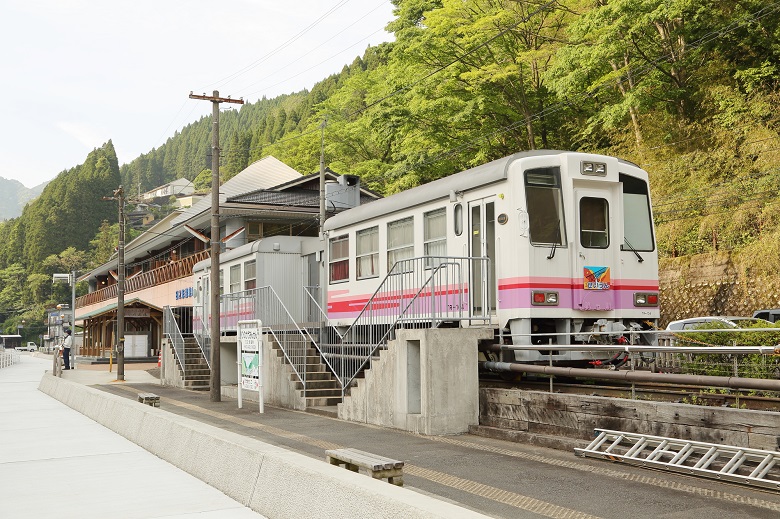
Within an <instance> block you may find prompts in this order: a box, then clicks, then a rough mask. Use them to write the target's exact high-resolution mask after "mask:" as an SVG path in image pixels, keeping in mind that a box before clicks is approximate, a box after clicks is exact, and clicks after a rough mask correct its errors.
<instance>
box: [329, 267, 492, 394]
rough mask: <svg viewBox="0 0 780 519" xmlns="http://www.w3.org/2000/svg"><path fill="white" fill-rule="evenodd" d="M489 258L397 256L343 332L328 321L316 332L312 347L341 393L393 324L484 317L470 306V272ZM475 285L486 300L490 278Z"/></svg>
mask: <svg viewBox="0 0 780 519" xmlns="http://www.w3.org/2000/svg"><path fill="white" fill-rule="evenodd" d="M489 261H490V260H489V259H488V258H481V257H450V256H446V257H445V256H423V257H419V258H410V259H405V260H400V261H397V262H396V263H395V264H394V265H393V267H392V268H391V269H390V271H389V272H388V273H387V276H385V278H384V279H383V280H382V282H381V283H380V284H379V287H378V288H377V289H376V291H375V292H374V293H373V294H372V296H371V297H370V298H369V300H368V301H367V302H366V304H365V306H364V307H363V309H362V310H361V311H360V313H359V315H358V316H357V317H356V318H355V319H354V321H353V323H352V324H351V326H350V327H349V328H348V329H347V330H346V331H345V332H344V333H343V334H342V333H339V330H338V329H337V328H335V327H333V326H328V327H327V328H326V333H324V334H323V335H321V336H320V337H318V339H319V342H318V344H317V348H318V349H319V351H320V353H321V355H322V357H323V360H324V362H325V363H326V364H327V365H328V366H329V367H330V368H331V369H332V370H333V372H334V373H335V375H336V377H337V378H338V379H339V382H340V383H341V387H342V390H343V391H344V393H346V391H347V390H348V389H349V387H350V386H351V385H352V384H353V383H354V382H355V379H356V378H358V377H360V376H362V373H363V371H364V370H366V369H368V368H369V366H370V363H371V359H372V358H375V357H378V356H379V350H381V349H386V348H387V343H388V341H390V340H393V339H394V338H395V330H396V329H399V328H435V327H437V326H440V325H441V324H442V323H445V322H451V323H456V322H462V321H466V322H469V323H475V322H479V323H488V322H490V312H489V310H486V309H483V308H482V307H481V306H480V307H479V308H476V307H475V306H474V305H473V304H472V301H470V298H469V280H470V278H471V275H472V272H485V273H487V272H489V271H490V269H489ZM482 281H484V280H482ZM480 285H481V286H482V289H481V290H480V291H479V292H480V293H481V294H482V295H483V297H485V300H489V299H490V297H489V287H490V283H488V282H484V283H482V282H480Z"/></svg>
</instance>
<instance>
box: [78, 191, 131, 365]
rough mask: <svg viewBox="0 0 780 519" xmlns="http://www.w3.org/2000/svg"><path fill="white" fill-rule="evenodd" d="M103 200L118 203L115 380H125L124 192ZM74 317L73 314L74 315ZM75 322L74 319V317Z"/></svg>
mask: <svg viewBox="0 0 780 519" xmlns="http://www.w3.org/2000/svg"><path fill="white" fill-rule="evenodd" d="M103 200H116V201H118V202H119V247H117V251H118V253H119V258H118V262H117V269H116V270H117V280H116V283H117V291H116V379H117V380H124V379H125V190H124V189H123V188H122V186H119V189H116V190H115V191H114V196H104V197H103ZM74 311H75V309H74ZM74 316H75V314H74ZM74 321H75V317H74Z"/></svg>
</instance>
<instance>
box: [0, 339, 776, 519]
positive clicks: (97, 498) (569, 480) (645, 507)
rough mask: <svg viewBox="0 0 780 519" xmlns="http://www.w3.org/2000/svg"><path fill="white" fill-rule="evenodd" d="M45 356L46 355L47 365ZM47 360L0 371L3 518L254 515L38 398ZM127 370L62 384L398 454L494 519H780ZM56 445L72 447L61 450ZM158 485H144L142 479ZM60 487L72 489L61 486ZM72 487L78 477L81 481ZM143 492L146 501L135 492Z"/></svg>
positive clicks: (717, 498)
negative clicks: (147, 396) (217, 395)
mask: <svg viewBox="0 0 780 519" xmlns="http://www.w3.org/2000/svg"><path fill="white" fill-rule="evenodd" d="M49 359H50V358H49ZM50 363H51V360H38V359H33V358H32V357H29V356H28V355H27V354H24V355H22V362H21V364H19V365H16V366H13V367H11V368H5V369H0V519H6V518H11V519H16V518H28V517H55V518H59V517H79V518H87V519H89V518H92V517H100V518H104V517H133V518H135V517H160V518H161V517H185V518H189V517H194V516H195V514H196V513H198V512H202V513H201V514H200V515H198V516H197V517H199V518H200V517H203V518H216V517H220V518H221V517H226V518H231V517H241V518H243V517H260V516H259V515H256V514H254V513H253V512H252V511H250V510H248V509H246V508H243V507H241V505H239V504H238V503H236V502H234V501H231V500H230V499H229V498H227V497H226V496H225V495H223V494H221V493H220V492H218V491H216V490H215V489H213V488H211V487H208V486H206V485H205V484H203V483H201V482H200V481H198V480H196V479H193V478H192V477H190V476H189V475H187V474H185V473H183V472H181V471H179V470H177V469H175V468H173V467H172V466H170V465H168V464H166V463H165V462H162V461H161V460H159V459H158V458H156V457H154V456H152V455H150V454H148V453H146V451H143V450H140V448H139V447H137V446H136V445H135V444H132V443H129V442H128V441H127V440H125V439H124V438H122V437H119V436H117V435H116V434H114V433H112V432H110V431H108V430H107V429H104V428H103V427H102V426H100V425H98V424H96V423H94V422H92V421H91V420H89V419H87V418H85V417H84V416H82V415H81V414H79V413H77V412H76V411H72V410H71V409H69V408H67V407H65V406H63V405H62V404H60V402H58V401H55V400H53V399H51V398H49V397H48V396H46V395H44V394H43V393H40V392H39V391H37V390H35V389H36V388H37V386H38V381H39V380H40V377H41V375H42V373H43V370H44V369H47V368H49V367H50ZM153 366H154V365H148V364H147V365H130V364H126V365H125V379H126V381H125V382H116V381H115V378H116V373H115V372H114V373H109V372H108V370H107V369H108V368H107V366H99V367H98V366H87V365H82V364H79V365H78V368H77V369H76V370H71V371H66V372H65V373H64V378H66V379H68V380H72V381H75V382H79V383H83V384H88V385H91V386H93V387H95V388H96V389H100V390H103V391H106V392H109V393H112V394H115V395H120V396H122V397H125V398H129V399H132V400H135V399H136V397H137V394H138V392H144V391H149V392H153V393H155V394H158V395H160V397H161V407H160V409H161V410H163V411H166V412H170V413H175V414H179V415H182V416H186V417H189V418H191V419H194V420H197V421H199V422H202V423H207V424H211V425H214V426H217V427H220V428H222V429H225V430H229V431H233V432H235V433H238V434H241V435H244V436H248V437H252V438H256V439H258V440H261V441H263V442H266V443H269V444H271V445H275V446H278V447H282V448H284V449H287V450H290V451H295V452H298V453H301V454H304V455H307V456H311V457H312V458H314V459H317V460H322V462H323V463H324V451H325V450H326V449H331V448H337V447H345V446H346V447H355V448H358V449H362V450H366V451H370V452H374V453H376V454H381V455H385V456H389V457H392V458H395V459H402V460H404V461H405V462H406V465H405V466H404V487H405V488H408V489H410V490H414V491H416V492H420V493H423V494H430V495H433V496H436V497H438V498H439V499H443V500H447V501H451V502H454V503H456V504H459V505H461V506H464V507H466V508H470V509H473V510H478V511H480V512H482V513H484V514H487V515H490V516H493V517H497V518H507V519H509V518H511V519H521V518H522V519H538V518H540V517H548V518H555V519H572V518H578V519H585V518H599V517H600V518H607V519H613V518H614V519H618V518H625V517H631V518H632V519H661V518H664V519H667V518H668V519H687V518H699V517H709V518H720V517H728V518H730V519H737V518H739V519H742V518H755V519H770V518H772V519H776V518H777V517H778V514H780V493H778V492H771V491H769V492H764V491H758V490H754V489H749V488H745V487H740V486H738V485H733V484H728V483H724V482H718V481H712V480H705V479H699V478H692V477H686V476H682V475H677V474H668V473H664V472H657V471H651V470H647V469H643V468H640V467H632V466H626V465H622V464H615V463H608V462H604V461H601V460H594V459H590V458H578V457H576V456H574V455H573V453H571V452H568V451H555V450H551V449H544V448H540V447H534V446H531V445H524V444H517V443H510V442H504V441H500V440H494V439H490V438H483V437H478V436H472V435H460V436H447V437H426V436H420V435H415V434H411V433H407V432H402V431H397V430H392V429H384V428H379V427H373V426H366V425H360V424H355V423H350V422H344V421H341V420H337V419H333V418H329V417H326V416H319V415H315V414H311V413H305V412H297V411H290V410H286V409H280V408H275V407H271V406H266V407H265V414H262V415H261V414H259V413H258V412H257V407H256V405H257V404H256V403H252V402H245V405H244V408H243V409H238V408H237V406H236V401H235V400H232V399H229V398H223V401H222V402H211V401H210V399H209V394H208V393H207V392H205V393H204V392H196V391H187V390H183V389H178V388H171V387H162V386H160V383H159V380H158V379H157V378H155V377H153V376H151V375H149V373H147V372H146V371H145V370H146V369H149V368H150V367H153ZM60 448H62V449H64V450H65V451H66V452H67V454H66V453H62V452H61V450H60ZM150 474H153V476H151V478H152V479H155V480H157V481H159V482H160V483H159V484H155V485H153V486H151V487H150V488H147V489H145V490H144V492H148V494H142V493H141V492H140V491H139V489H140V487H141V484H140V483H139V482H140V481H148V480H149V479H150ZM63 482H65V483H66V484H63ZM73 482H80V483H79V484H78V486H76V485H74V484H73ZM141 496H143V497H141Z"/></svg>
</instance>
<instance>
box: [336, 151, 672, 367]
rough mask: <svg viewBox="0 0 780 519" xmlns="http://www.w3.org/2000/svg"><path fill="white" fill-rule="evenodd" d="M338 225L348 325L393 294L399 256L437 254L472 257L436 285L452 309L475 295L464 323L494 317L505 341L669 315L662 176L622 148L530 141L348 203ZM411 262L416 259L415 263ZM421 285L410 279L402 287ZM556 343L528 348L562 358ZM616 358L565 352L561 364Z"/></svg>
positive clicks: (584, 334)
mask: <svg viewBox="0 0 780 519" xmlns="http://www.w3.org/2000/svg"><path fill="white" fill-rule="evenodd" d="M325 229H326V231H327V235H328V244H329V246H328V250H327V254H326V257H327V261H328V274H329V276H328V284H327V290H328V296H327V304H328V316H329V318H330V319H331V322H333V323H335V324H339V325H349V324H350V323H351V322H352V320H354V319H355V318H356V317H357V315H358V314H359V312H360V311H361V309H362V308H363V307H364V306H365V303H366V302H367V301H368V300H369V299H370V298H372V297H373V298H374V299H375V300H383V299H384V300H387V299H388V297H387V295H388V294H390V292H391V290H389V289H388V290H387V291H383V290H384V289H383V288H379V287H380V284H382V283H383V281H384V285H382V286H386V285H387V281H385V277H386V276H387V274H388V272H390V271H391V267H392V266H393V264H394V263H395V262H398V261H399V260H405V259H407V258H414V257H425V256H437V257H451V258H464V260H461V261H460V263H458V264H459V265H460V267H459V268H460V269H461V271H462V272H463V273H462V275H461V278H462V280H463V285H464V286H462V287H457V286H453V283H451V282H449V281H448V282H447V283H446V285H447V286H446V287H442V286H440V287H439V288H438V289H436V290H434V291H433V292H435V294H434V295H433V298H434V299H438V304H436V301H434V304H433V306H435V307H436V308H435V309H434V310H433V312H434V313H439V314H440V315H441V319H440V321H446V320H447V314H448V312H449V311H450V310H451V309H452V308H453V306H454V305H453V303H452V299H453V294H456V293H457V294H456V295H458V296H459V302H456V303H455V305H458V304H459V305H460V306H461V307H462V306H464V305H466V306H467V308H466V312H465V313H463V314H461V315H458V316H456V318H457V321H458V323H459V324H460V325H461V326H471V325H484V319H479V318H480V317H481V318H484V317H487V318H488V321H489V323H490V324H491V325H492V326H493V327H495V328H496V330H497V331H498V333H497V336H499V337H502V342H504V343H511V344H525V345H533V344H540V345H546V346H549V345H550V344H552V345H555V344H577V343H595V344H599V343H613V342H615V341H617V342H625V341H629V340H632V338H631V337H630V336H629V333H630V331H631V330H637V331H638V330H648V329H651V328H652V327H654V326H655V324H656V322H657V319H658V317H659V306H658V254H657V250H656V247H655V234H654V227H653V219H652V212H651V205H650V196H649V187H648V175H647V173H646V172H645V171H644V170H642V169H641V168H639V167H638V166H636V165H635V164H632V163H630V162H626V161H623V160H620V159H617V158H615V157H608V156H603V155H594V154H586V153H573V152H562V151H529V152H522V153H517V154H515V155H512V156H510V157H506V158H503V159H499V160H496V161H493V162H490V163H488V164H485V165H482V166H478V167H476V168H473V169H469V170H467V171H463V172H461V173H457V174H454V175H451V176H449V177H446V178H443V179H440V180H437V181H434V182H431V183H429V184H426V185H423V186H420V187H416V188H413V189H410V190H408V191H404V192H402V193H399V194H396V195H393V196H390V197H387V198H384V199H382V200H378V201H375V202H372V203H370V204H366V205H363V206H360V207H357V208H355V209H351V210H349V211H345V212H343V213H341V214H338V215H336V216H334V217H332V218H330V219H329V220H327V221H326V223H325ZM479 258H487V261H485V260H484V259H479ZM407 261H409V266H405V267H404V269H403V270H404V271H408V270H410V269H411V268H412V267H411V261H410V260H407ZM440 261H445V260H443V259H439V260H429V261H427V262H426V263H424V265H425V266H426V267H427V268H429V269H430V267H431V266H433V265H436V264H437V263H438V262H440ZM453 263H457V262H453ZM466 271H468V272H466ZM391 277H392V276H391ZM389 279H390V278H388V281H389ZM418 279H423V280H425V279H427V278H425V277H424V276H423V277H421V278H418ZM377 290H378V292H377ZM458 291H460V293H458ZM375 292H377V293H376V294H375ZM413 292H414V287H406V288H405V289H404V290H403V294H404V295H402V296H401V297H400V298H401V299H403V298H404V297H407V298H409V297H412V295H411V294H412V293H413ZM423 292H425V293H426V294H428V295H431V292H430V291H425V290H424V291H423ZM393 293H397V292H393ZM396 299H398V297H397V296H396ZM401 306H404V305H401ZM461 309H462V308H461ZM650 337H653V335H651V334H647V335H645V334H635V336H634V337H633V340H634V341H653V340H654V339H650ZM549 352H550V348H547V349H545V350H539V351H515V352H514V354H515V360H518V361H525V362H534V361H546V360H549V355H548V354H549ZM609 358H610V355H609V354H608V353H604V354H602V355H596V356H594V355H593V354H588V353H580V352H563V351H562V352H560V353H559V354H556V355H553V359H554V360H555V361H556V362H557V363H558V364H566V363H570V364H579V363H584V362H589V361H598V360H603V359H609Z"/></svg>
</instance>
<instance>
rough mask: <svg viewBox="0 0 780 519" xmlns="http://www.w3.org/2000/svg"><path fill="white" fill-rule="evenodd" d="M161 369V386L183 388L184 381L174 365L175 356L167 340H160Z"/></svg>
mask: <svg viewBox="0 0 780 519" xmlns="http://www.w3.org/2000/svg"><path fill="white" fill-rule="evenodd" d="M161 347H162V367H161V368H160V383H161V384H162V385H163V386H172V387H184V380H182V378H181V373H180V372H179V368H178V366H177V364H176V355H175V354H174V352H173V346H171V343H170V341H169V340H168V339H166V338H163V340H162V346H161Z"/></svg>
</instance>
